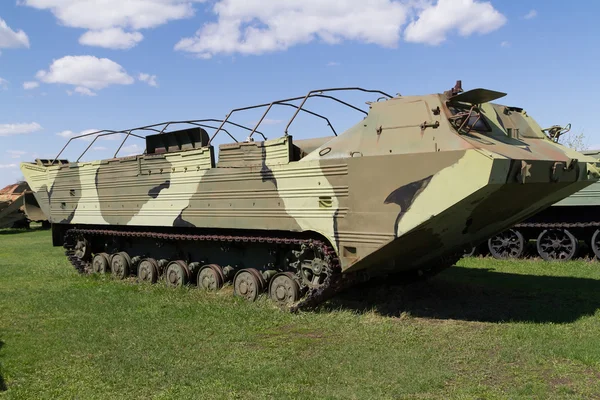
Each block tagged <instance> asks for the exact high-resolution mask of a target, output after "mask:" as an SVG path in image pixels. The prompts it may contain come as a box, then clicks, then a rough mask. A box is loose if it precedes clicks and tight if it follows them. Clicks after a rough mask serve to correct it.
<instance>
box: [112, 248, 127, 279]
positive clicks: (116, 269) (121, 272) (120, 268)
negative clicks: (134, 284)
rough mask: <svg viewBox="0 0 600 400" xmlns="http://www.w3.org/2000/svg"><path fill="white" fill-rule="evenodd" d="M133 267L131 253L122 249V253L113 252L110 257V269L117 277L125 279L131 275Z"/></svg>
mask: <svg viewBox="0 0 600 400" xmlns="http://www.w3.org/2000/svg"><path fill="white" fill-rule="evenodd" d="M130 268H131V258H130V257H129V254H127V253H125V252H124V251H121V252H120V253H116V254H113V255H112V257H111V258H110V269H111V270H112V274H113V276H114V277H115V278H118V279H125V278H127V277H128V276H129V271H130Z"/></svg>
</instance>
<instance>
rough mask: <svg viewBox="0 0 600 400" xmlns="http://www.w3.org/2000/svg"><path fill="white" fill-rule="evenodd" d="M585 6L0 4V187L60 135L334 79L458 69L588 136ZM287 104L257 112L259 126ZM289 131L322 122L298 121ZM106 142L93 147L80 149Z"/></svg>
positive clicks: (455, 1) (217, 111)
mask: <svg viewBox="0 0 600 400" xmlns="http://www.w3.org/2000/svg"><path fill="white" fill-rule="evenodd" d="M599 11H600V3H598V2H596V1H591V0H590V1H578V2H572V4H571V6H570V7H568V8H567V7H565V3H564V2H561V1H558V0H553V1H548V0H531V1H519V2H517V1H508V0H504V1H499V0H492V1H491V2H490V1H475V0H439V1H438V0H436V1H433V0H432V1H427V0H370V1H364V0H337V1H331V2H323V1H321V0H285V1H274V0H273V1H268V0H218V1H197V0H19V1H18V2H17V1H16V0H0V52H1V54H0V107H1V108H0V187H3V186H4V185H7V184H9V183H12V182H14V181H15V180H16V179H18V178H19V177H20V175H21V174H20V172H19V170H18V163H19V162H20V161H23V160H28V161H29V160H33V159H34V158H35V157H53V156H54V155H56V153H57V152H58V151H59V150H60V149H61V148H62V146H63V145H64V143H66V141H67V139H68V137H69V136H70V135H72V134H73V133H78V132H82V131H86V130H89V129H115V130H121V129H125V128H131V127H135V126H139V125H145V124H150V123H154V122H161V121H163V120H176V119H200V118H211V117H213V118H222V117H224V116H225V114H226V113H227V111H228V110H229V109H230V108H233V107H238V106H245V105H248V104H252V103H259V102H268V101H270V100H273V99H276V98H283V97H291V96H297V95H302V94H305V93H306V92H307V91H308V90H310V89H314V88H324V87H334V86H362V87H366V88H377V89H381V90H383V91H386V92H388V93H392V94H396V93H402V94H403V95H409V94H425V93H437V92H441V91H444V90H447V89H449V88H450V87H451V86H452V85H453V84H454V82H455V81H456V79H462V81H463V87H464V88H465V89H469V88H475V87H486V88H490V89H495V90H499V91H504V92H507V93H508V96H507V97H506V98H504V99H502V102H503V103H507V104H510V105H516V106H521V107H524V108H525V109H526V110H528V112H529V113H530V114H531V115H532V116H533V117H534V118H535V119H537V120H538V122H539V123H540V124H541V125H542V126H550V125H553V124H566V123H568V122H570V123H572V124H573V131H574V132H584V134H585V135H586V138H587V142H588V144H589V145H590V146H591V147H600V133H599V132H598V130H597V129H596V124H597V117H596V115H597V113H596V112H595V109H594V106H595V104H596V94H597V93H598V92H600V90H599V89H600V84H599V79H598V77H597V74H598V64H599V63H598V61H599V57H600V56H599V51H598V45H597V40H598V39H599V38H600V28H599V27H598V23H597V15H598V12H599ZM346 98H348V99H350V100H352V101H354V102H356V104H364V101H367V100H374V99H375V98H374V96H352V95H350V96H347V97H346ZM310 107H311V109H313V110H315V111H316V110H321V111H324V112H326V113H328V115H331V116H332V122H334V124H335V126H336V129H338V131H339V130H342V129H343V128H346V127H348V126H351V125H353V124H354V123H355V122H356V121H358V120H359V118H360V116H359V115H358V114H354V113H349V112H347V111H345V110H342V109H340V108H339V107H337V106H333V105H331V104H329V103H326V102H322V101H319V100H314V101H313V102H311V103H310ZM292 111H293V110H291V109H283V110H278V112H276V113H274V114H273V115H272V116H270V118H271V121H270V122H271V123H270V124H269V125H267V126H266V127H265V129H264V130H265V132H266V133H268V136H269V137H277V136H280V135H281V134H282V131H283V127H284V125H285V124H284V123H279V121H281V120H286V119H287V118H289V116H290V115H291V114H290V113H291V112H292ZM257 119H258V116H257V115H256V114H252V113H250V114H247V115H242V114H240V115H239V116H238V117H237V118H236V121H237V122H240V123H252V122H254V121H256V120H257ZM290 133H291V134H293V135H294V137H297V138H304V137H315V136H320V135H325V134H328V130H327V129H326V126H324V125H323V124H322V123H321V121H314V120H309V119H307V118H303V119H301V120H300V121H299V123H298V124H297V125H294V126H293V129H291V131H290ZM236 134H237V136H238V137H239V138H240V139H243V138H245V135H244V133H243V132H239V131H238V132H236ZM223 139H225V137H224V136H223ZM223 141H226V140H223ZM133 143H136V142H131V144H133ZM137 143H138V144H140V145H141V144H142V143H141V142H137ZM83 145H87V143H83V142H82V143H80V144H79V145H78V146H77V145H75V146H73V147H72V150H71V151H69V152H67V154H66V156H67V158H69V159H76V158H77V156H78V155H79V152H80V150H81V146H83ZM117 145H118V142H114V141H102V142H98V144H97V145H96V146H95V147H96V148H97V149H95V150H94V151H92V152H91V153H90V154H89V155H88V156H87V159H96V158H105V157H109V156H110V155H112V153H113V152H114V150H115V149H116V146H117ZM102 148H107V149H110V150H112V152H111V151H109V150H102ZM140 149H141V146H138V147H129V148H127V149H126V152H136V151H138V150H140Z"/></svg>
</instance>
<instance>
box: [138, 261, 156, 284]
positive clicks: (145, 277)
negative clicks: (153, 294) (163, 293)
mask: <svg viewBox="0 0 600 400" xmlns="http://www.w3.org/2000/svg"><path fill="white" fill-rule="evenodd" d="M138 279H139V281H140V282H148V283H156V281H158V262H157V261H156V260H155V259H154V258H144V259H143V260H142V261H140V264H139V265H138Z"/></svg>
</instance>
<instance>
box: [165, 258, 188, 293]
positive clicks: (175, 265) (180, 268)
mask: <svg viewBox="0 0 600 400" xmlns="http://www.w3.org/2000/svg"><path fill="white" fill-rule="evenodd" d="M165 280H166V281H167V286H173V287H181V286H184V285H187V284H188V282H189V280H190V271H189V269H188V267H187V263H186V262H185V261H182V260H176V261H171V262H170V263H169V265H167V272H166V273H165Z"/></svg>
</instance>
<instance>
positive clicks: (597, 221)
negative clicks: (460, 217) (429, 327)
mask: <svg viewBox="0 0 600 400" xmlns="http://www.w3.org/2000/svg"><path fill="white" fill-rule="evenodd" d="M583 153H584V154H585V155H587V156H590V157H593V158H594V159H596V160H598V159H600V151H599V150H590V151H584V152H583ZM532 240H535V244H536V254H537V255H539V256H540V257H542V258H543V259H544V260H546V261H568V260H571V259H573V258H574V257H577V256H578V255H579V254H580V252H579V250H580V245H581V244H582V243H583V244H585V245H587V246H589V248H590V249H591V251H592V253H593V254H594V256H595V257H596V258H599V259H600V182H597V183H594V184H593V185H591V186H588V187H586V188H584V189H582V190H580V191H578V192H576V193H574V194H572V195H571V196H569V197H567V198H566V199H564V200H561V201H559V202H558V203H556V204H554V205H553V206H552V207H549V208H547V209H545V210H543V211H541V212H540V213H537V214H535V215H534V216H532V217H530V218H528V219H527V220H525V221H523V222H521V223H519V224H517V225H515V226H513V227H511V229H508V230H506V231H504V232H501V233H499V234H497V235H495V236H492V237H491V238H490V239H489V240H488V241H487V242H486V243H485V245H484V246H482V248H481V249H480V252H482V253H483V254H486V253H487V251H489V253H490V254H491V255H492V256H493V257H495V258H498V259H510V258H521V257H523V256H525V255H526V253H527V247H528V246H527V245H528V242H530V241H532ZM486 250H487V251H486Z"/></svg>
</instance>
